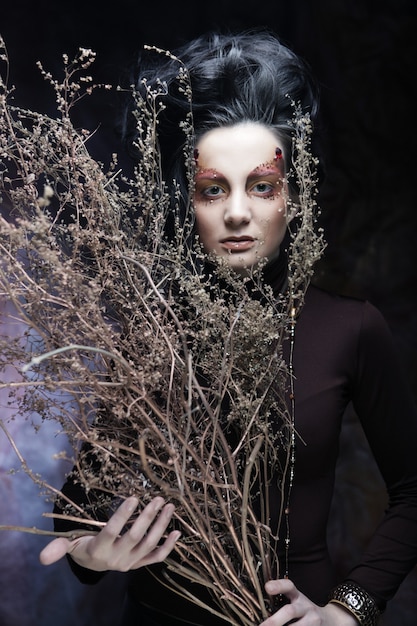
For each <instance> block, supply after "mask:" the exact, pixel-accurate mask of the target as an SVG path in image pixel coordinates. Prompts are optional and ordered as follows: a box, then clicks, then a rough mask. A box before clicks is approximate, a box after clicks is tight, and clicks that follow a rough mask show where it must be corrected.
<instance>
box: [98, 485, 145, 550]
mask: <svg viewBox="0 0 417 626" xmlns="http://www.w3.org/2000/svg"><path fill="white" fill-rule="evenodd" d="M137 506H138V499H137V498H135V497H133V496H132V497H130V498H127V499H126V500H125V501H124V502H123V503H122V504H121V505H120V506H119V508H118V509H116V511H115V513H113V515H112V516H111V518H110V519H109V521H108V522H107V524H106V525H105V526H104V528H103V530H102V531H101V532H100V533H99V535H97V538H98V543H100V545H102V546H105V545H110V544H112V543H114V541H115V540H116V539H117V538H118V537H119V536H120V533H121V532H122V530H123V528H124V527H125V526H126V524H127V522H128V521H129V518H130V517H131V516H132V514H133V513H134V511H135V510H136V508H137Z"/></svg>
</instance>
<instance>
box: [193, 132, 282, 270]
mask: <svg viewBox="0 0 417 626" xmlns="http://www.w3.org/2000/svg"><path fill="white" fill-rule="evenodd" d="M196 161H197V169H196V175H195V192H194V208H195V216H196V223H197V232H198V234H199V237H200V241H201V243H202V245H203V247H204V250H205V251H206V252H207V253H210V252H214V253H215V254H216V255H218V256H220V257H223V258H224V259H226V260H227V262H228V263H229V265H230V266H231V267H232V268H233V269H234V270H235V271H236V272H238V273H242V274H245V273H247V272H248V270H250V268H251V267H253V266H254V265H256V264H257V263H258V262H259V260H260V259H265V258H266V259H268V260H272V259H274V258H276V257H277V256H278V254H279V247H280V245H281V242H282V240H283V238H284V235H285V231H286V227H287V216H286V201H285V197H286V186H285V180H284V158H283V146H282V144H281V143H280V142H279V140H277V138H276V136H275V134H274V133H273V132H272V131H270V130H269V129H268V128H266V127H265V126H263V125H261V124H258V123H255V122H248V123H242V124H237V125H235V126H228V127H221V128H216V129H213V130H210V131H209V132H207V133H206V134H204V135H203V136H202V137H201V139H200V140H199V142H198V143H197V145H196Z"/></svg>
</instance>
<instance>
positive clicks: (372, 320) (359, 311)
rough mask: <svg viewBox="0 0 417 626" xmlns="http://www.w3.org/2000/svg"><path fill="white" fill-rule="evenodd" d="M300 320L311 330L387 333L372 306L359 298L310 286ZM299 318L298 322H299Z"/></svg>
mask: <svg viewBox="0 0 417 626" xmlns="http://www.w3.org/2000/svg"><path fill="white" fill-rule="evenodd" d="M300 317H301V319H303V318H304V320H305V321H306V322H309V323H310V324H313V325H314V326H315V327H321V328H324V329H327V332H328V333H330V332H331V329H332V328H335V327H337V329H338V331H339V332H340V331H342V330H343V329H345V331H346V332H352V331H354V332H356V333H360V334H361V335H367V336H369V335H374V334H375V335H376V336H380V335H381V333H382V334H383V335H387V334H390V331H389V330H388V325H387V322H386V320H385V319H384V316H383V315H382V313H381V312H380V311H379V309H378V308H377V307H375V305H373V304H372V303H371V302H370V301H369V300H367V299H366V298H362V297H357V296H352V295H346V294H343V293H339V292H337V291H334V290H329V289H326V288H323V287H322V286H318V285H313V284H311V285H310V286H309V287H308V289H307V292H306V296H305V302H304V307H303V310H302V314H301V316H300ZM301 319H300V321H301Z"/></svg>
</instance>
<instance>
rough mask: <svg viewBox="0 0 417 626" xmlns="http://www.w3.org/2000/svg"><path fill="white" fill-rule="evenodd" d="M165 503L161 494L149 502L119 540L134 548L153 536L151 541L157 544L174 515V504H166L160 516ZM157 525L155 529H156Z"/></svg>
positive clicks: (125, 545) (124, 544)
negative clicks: (144, 539) (145, 538)
mask: <svg viewBox="0 0 417 626" xmlns="http://www.w3.org/2000/svg"><path fill="white" fill-rule="evenodd" d="M163 505H164V499H163V498H162V497H160V496H157V497H156V498H154V499H153V500H152V501H151V502H150V503H149V504H147V505H146V506H145V508H144V509H143V511H142V512H141V514H140V515H139V516H138V517H137V519H136V520H135V521H134V523H133V524H132V526H131V527H130V529H129V531H128V532H127V533H125V534H124V535H122V537H121V538H120V539H119V540H118V543H119V544H123V546H124V547H128V548H129V549H132V548H133V547H134V546H136V545H137V544H139V543H140V542H141V541H142V539H143V538H144V537H146V536H148V537H151V541H154V543H155V545H156V544H157V543H158V541H159V539H160V538H161V537H162V534H163V532H164V530H165V529H166V527H167V526H168V524H169V521H170V519H171V517H172V513H173V511H174V507H173V505H172V504H167V505H165V507H164V509H163V512H162V513H161V516H160V517H158V515H159V513H160V511H161V509H162V507H163ZM154 526H155V529H154Z"/></svg>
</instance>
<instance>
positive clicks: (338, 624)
mask: <svg viewBox="0 0 417 626" xmlns="http://www.w3.org/2000/svg"><path fill="white" fill-rule="evenodd" d="M323 610H324V612H325V615H326V623H327V624H332V626H358V624H359V622H358V620H357V619H356V617H354V616H353V615H352V613H350V612H349V611H346V609H345V608H344V607H342V606H340V605H339V604H336V603H334V602H329V604H326V606H324V607H323Z"/></svg>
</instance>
